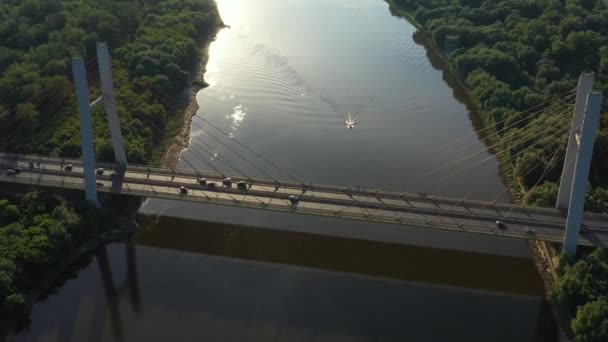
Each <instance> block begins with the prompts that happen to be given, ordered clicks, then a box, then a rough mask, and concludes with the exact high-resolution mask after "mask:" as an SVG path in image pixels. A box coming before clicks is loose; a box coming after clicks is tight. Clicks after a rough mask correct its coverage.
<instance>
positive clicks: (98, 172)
mask: <svg viewBox="0 0 608 342" xmlns="http://www.w3.org/2000/svg"><path fill="white" fill-rule="evenodd" d="M104 171H105V170H104V169H103V168H101V167H100V168H99V169H97V170H95V173H96V174H97V175H98V176H101V175H103V173H104Z"/></svg>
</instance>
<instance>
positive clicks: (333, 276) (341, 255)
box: [15, 0, 555, 341]
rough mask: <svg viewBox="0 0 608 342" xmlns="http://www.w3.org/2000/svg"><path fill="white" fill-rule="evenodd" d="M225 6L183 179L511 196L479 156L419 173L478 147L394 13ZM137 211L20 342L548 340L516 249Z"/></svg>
mask: <svg viewBox="0 0 608 342" xmlns="http://www.w3.org/2000/svg"><path fill="white" fill-rule="evenodd" d="M218 6H219V9H220V13H221V15H222V19H223V21H224V22H225V23H226V24H227V25H230V28H227V29H224V30H222V31H221V32H220V33H219V34H218V37H217V40H216V41H215V42H214V43H213V44H212V45H211V47H210V51H209V53H210V59H209V62H208V65H207V73H206V75H205V78H206V81H207V82H208V83H209V84H210V87H208V88H206V89H204V90H202V91H201V92H199V93H198V95H197V101H198V103H199V106H200V109H199V111H198V113H197V115H196V116H195V117H194V118H193V120H192V122H193V124H192V127H191V128H192V133H191V144H190V146H189V148H188V149H187V150H186V151H185V152H184V153H183V155H182V160H181V161H180V164H179V167H181V168H191V167H195V168H201V169H209V168H210V166H209V165H213V167H215V168H217V169H218V170H221V171H223V172H226V173H231V174H239V173H242V174H247V175H250V176H262V177H264V176H266V177H268V176H270V177H273V178H278V179H286V177H293V178H297V179H300V180H303V181H305V182H313V183H330V184H344V185H350V186H358V185H359V186H365V187H370V188H375V187H386V188H387V189H392V190H395V191H412V192H426V193H439V194H443V195H448V196H459V197H465V196H466V197H469V198H477V199H487V200H491V199H494V198H497V197H498V198H499V199H501V200H504V201H508V200H509V197H508V195H506V191H505V187H504V184H503V181H502V179H501V177H500V174H499V170H498V166H497V162H496V161H495V160H494V159H493V158H491V157H490V155H489V154H487V153H481V154H480V155H478V156H477V157H478V158H476V159H473V160H471V161H470V162H469V163H468V164H465V165H464V167H470V169H468V170H467V169H453V170H450V172H449V173H445V172H439V173H433V174H431V175H429V176H422V175H424V174H425V173H426V172H428V171H431V170H434V169H437V168H439V167H441V166H442V165H445V164H446V163H449V162H451V161H453V160H456V159H458V158H460V157H462V156H465V155H468V154H470V153H473V152H475V151H478V150H480V149H483V148H485V145H484V142H483V141H481V140H480V136H479V135H477V134H475V130H476V129H479V124H478V120H477V119H476V114H475V113H474V112H473V110H472V108H471V107H470V106H469V105H468V104H467V101H466V96H465V95H464V94H463V92H462V89H460V88H459V87H458V86H457V84H456V83H455V82H452V81H451V79H452V78H451V77H450V76H449V74H447V73H446V72H445V70H444V69H443V68H442V64H441V61H440V60H439V58H438V57H437V56H436V54H435V52H433V51H432V50H430V49H429V48H428V47H427V46H425V45H424V44H423V42H422V41H420V40H418V39H414V37H413V34H414V32H415V28H414V27H413V26H412V25H411V24H410V23H408V22H407V21H405V20H403V19H400V18H396V17H392V16H391V14H390V12H389V9H388V5H387V4H386V3H384V2H382V1H380V0H350V1H348V0H314V1H281V0H260V1H248V0H219V1H218ZM348 113H352V114H353V115H354V116H357V117H358V119H357V124H356V125H355V126H354V128H353V129H352V130H351V129H347V127H346V126H345V125H344V121H345V118H346V116H347V114H348ZM220 131H221V132H223V133H221V132H220ZM224 133H227V134H228V135H229V136H230V138H235V139H237V140H238V141H240V142H241V143H242V144H244V145H246V146H248V147H249V148H251V149H254V150H255V151H256V152H258V153H259V154H260V155H262V156H264V157H265V158H266V159H267V161H266V160H263V159H262V158H260V157H259V156H258V155H256V154H253V153H251V152H250V151H248V150H246V149H244V148H242V146H240V145H238V144H236V143H235V142H234V141H233V140H232V139H230V138H229V137H226V136H225V135H224ZM465 136H466V137H468V138H466V139H463V140H459V142H458V143H456V144H451V145H450V146H449V148H442V146H444V145H446V144H449V143H450V142H453V141H454V140H456V139H458V138H461V137H465ZM484 159H487V162H480V161H481V160H484ZM268 161H270V162H271V163H269V162H268ZM476 163H478V164H477V165H474V164H476ZM444 171H445V170H444ZM452 173H453V174H452ZM142 212H143V213H144V214H150V215H152V216H153V217H152V219H150V220H146V221H147V223H144V224H143V225H142V229H141V232H140V233H139V234H138V235H137V236H136V237H135V238H134V239H133V241H132V242H130V243H127V244H113V245H110V246H107V247H106V248H105V249H104V250H102V251H100V252H99V253H97V254H95V255H92V256H89V257H87V258H83V260H82V261H81V263H79V264H78V265H76V267H75V269H74V270H72V271H71V272H70V273H68V274H66V276H65V277H64V279H63V280H62V281H60V282H59V283H58V284H57V286H56V288H54V289H53V290H52V291H50V293H48V294H47V295H46V296H45V297H44V298H42V299H41V300H40V301H39V303H37V304H36V306H35V307H34V311H33V313H32V315H31V323H30V324H29V326H28V327H26V328H25V329H24V330H23V331H22V332H21V333H20V334H19V335H17V336H16V338H15V340H16V341H83V340H91V341H95V340H98V341H109V340H126V341H135V340H147V341H166V340H169V339H175V338H176V337H177V338H178V339H183V340H209V341H253V340H259V341H269V340H278V341H296V340H297V341H299V340H309V341H313V340H314V341H317V340H319V341H321V340H327V341H336V340H344V341H404V340H414V341H488V340H491V341H552V340H554V337H555V336H554V334H555V328H554V324H553V322H552V319H551V314H550V311H549V310H548V309H547V305H546V304H545V302H544V299H543V296H544V293H543V288H542V282H541V279H540V277H539V276H538V274H537V273H536V269H535V266H534V264H533V262H532V259H531V258H530V254H529V252H528V251H527V245H526V244H525V243H523V242H514V241H510V240H497V239H489V238H481V237H470V236H462V235H454V234H447V233H436V232H433V233H429V232H426V231H421V230H412V233H411V234H412V245H411V246H398V245H390V244H380V243H374V242H363V241H356V240H348V239H336V238H330V237H321V236H316V235H310V234H306V233H302V232H301V231H302V230H303V229H293V227H294V226H298V227H300V228H301V227H303V226H306V225H322V224H323V221H322V220H317V219H314V218H301V219H300V218H297V217H294V216H285V215H278V214H266V213H263V212H257V211H246V210H240V211H239V210H235V209H227V208H215V207H208V206H203V207H201V206H197V205H189V204H184V203H175V202H167V201H159V200H154V201H150V202H148V203H147V204H146V205H145V206H144V208H143V209H142ZM172 217H180V218H172ZM194 220H205V221H214V222H218V221H219V222H223V223H224V224H221V223H200V222H195V221H194ZM226 224H228V225H226ZM340 224H342V225H344V226H351V225H352V226H353V227H354V226H356V225H357V224H355V223H351V222H342V223H340ZM242 225H247V226H258V227H265V228H245V227H243V226H242ZM268 227H270V228H273V229H268ZM296 231H299V232H296Z"/></svg>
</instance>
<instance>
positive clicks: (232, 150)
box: [192, 121, 278, 182]
mask: <svg viewBox="0 0 608 342" xmlns="http://www.w3.org/2000/svg"><path fill="white" fill-rule="evenodd" d="M192 124H193V125H194V126H196V127H197V128H198V129H200V130H201V131H203V132H205V133H207V135H208V136H210V137H211V138H213V139H214V140H215V141H217V142H218V143H219V144H221V145H222V146H224V147H226V148H227V149H228V150H230V151H231V152H232V153H234V154H235V155H236V156H238V157H239V158H241V159H242V160H244V161H245V162H247V163H248V164H249V165H251V166H252V167H253V168H255V169H256V170H258V171H260V172H261V173H262V174H263V175H265V176H266V177H268V178H270V179H272V180H273V181H275V182H278V181H277V180H276V179H275V178H274V177H272V176H271V175H270V174H268V173H267V172H266V171H264V170H262V169H261V168H259V167H258V166H257V165H255V164H254V163H252V162H251V161H250V160H249V159H247V158H246V157H244V156H243V155H241V154H240V153H238V152H237V151H235V150H234V149H233V148H231V147H230V146H228V145H227V144H226V143H224V142H222V141H221V140H220V139H218V138H217V137H216V136H214V135H213V134H211V133H210V132H209V131H208V130H206V129H205V128H203V127H202V126H201V125H199V124H197V123H196V122H194V121H192Z"/></svg>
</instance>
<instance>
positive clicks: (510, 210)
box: [0, 153, 608, 246]
mask: <svg viewBox="0 0 608 342" xmlns="http://www.w3.org/2000/svg"><path fill="white" fill-rule="evenodd" d="M67 163H70V164H73V165H74V168H73V170H72V171H70V172H68V171H64V169H63V166H64V165H66V164H67ZM17 166H18V167H21V168H23V172H22V173H20V174H18V175H15V176H6V170H7V169H8V168H14V167H17ZM32 166H33V167H32ZM99 166H100V167H105V168H107V169H108V170H111V169H112V167H113V165H110V164H99ZM223 176H224V175H219V174H217V173H210V172H205V173H203V172H193V171H183V170H162V169H151V168H148V167H145V166H129V167H128V168H127V170H125V172H124V175H123V177H120V178H119V179H112V178H111V177H110V176H109V171H106V174H105V175H102V176H98V177H97V178H98V183H99V184H100V186H98V190H99V191H100V192H107V193H117V194H124V195H132V196H141V197H153V198H165V199H174V200H180V201H190V202H204V203H211V204H218V205H230V206H239V207H246V208H256V209H264V210H273V211H282V212H293V213H297V214H308V215H318V216H326V217H339V218H345V219H353V220H363V221H371V222H378V223H386V224H394V225H403V226H415V227H428V228H435V229H444V230H454V231H463V232H469V233H479V234H490V235H499V236H508V237H515V238H525V239H539V240H546V241H555V242H561V241H562V235H563V231H564V225H565V217H564V214H563V213H561V212H560V211H558V210H556V209H552V208H532V207H520V206H517V205H511V204H504V203H488V202H481V201H470V200H466V201H464V200H462V199H451V198H444V197H434V196H428V195H426V194H412V193H395V192H388V191H374V190H372V189H359V188H356V189H355V188H346V187H336V186H327V185H312V184H309V185H302V184H299V183H294V182H281V183H280V185H278V188H277V184H276V182H275V181H273V180H268V179H251V178H249V179H243V178H242V177H238V176H234V177H231V178H232V179H233V181H234V182H236V181H239V180H246V181H247V182H248V184H250V187H249V188H248V190H246V191H243V190H239V189H236V188H235V187H232V188H228V187H223V186H219V187H218V188H217V189H216V190H209V189H208V188H207V187H204V186H200V185H198V179H199V177H204V178H207V179H208V180H209V181H215V182H216V183H217V184H218V185H221V180H222V178H223ZM0 182H13V183H19V184H31V185H38V186H45V187H57V188H69V189H81V190H82V189H84V184H83V170H82V167H81V163H80V161H78V160H62V159H55V158H41V157H37V156H19V155H11V154H1V153H0ZM180 186H185V187H187V188H188V189H189V191H188V194H185V195H184V194H180V192H179V187H180ZM290 195H297V196H300V203H299V205H298V206H292V205H291V204H290V203H289V200H288V197H289V196H290ZM498 219H500V220H501V221H503V222H505V223H506V228H505V229H498V228H497V227H496V225H495V222H496V220H498ZM583 227H584V228H585V230H586V232H585V233H584V234H582V235H581V239H580V242H579V243H580V244H582V245H596V246H605V245H606V243H607V242H608V216H607V215H605V214H591V213H586V214H585V219H584V222H583ZM530 230H533V233H531V232H530Z"/></svg>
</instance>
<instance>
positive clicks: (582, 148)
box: [563, 91, 603, 256]
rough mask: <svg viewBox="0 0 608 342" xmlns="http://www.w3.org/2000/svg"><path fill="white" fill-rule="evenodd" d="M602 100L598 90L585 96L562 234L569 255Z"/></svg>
mask: <svg viewBox="0 0 608 342" xmlns="http://www.w3.org/2000/svg"><path fill="white" fill-rule="evenodd" d="M602 100H603V96H602V93H601V92H599V91H593V92H591V93H589V96H588V97H587V106H586V108H585V117H584V119H583V127H582V131H581V137H580V144H579V146H578V154H577V156H576V163H575V166H574V181H573V182H572V190H571V195H570V203H569V204H568V217H567V218H566V232H565V234H564V246H563V251H564V252H565V253H566V254H568V255H570V256H574V255H575V254H576V246H577V244H578V238H579V234H580V230H581V224H582V222H583V214H584V210H585V192H586V190H587V180H588V179H589V169H590V167H591V158H592V157H593V145H594V144H595V136H596V133H597V128H598V125H599V121H600V110H601V108H602Z"/></svg>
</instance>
